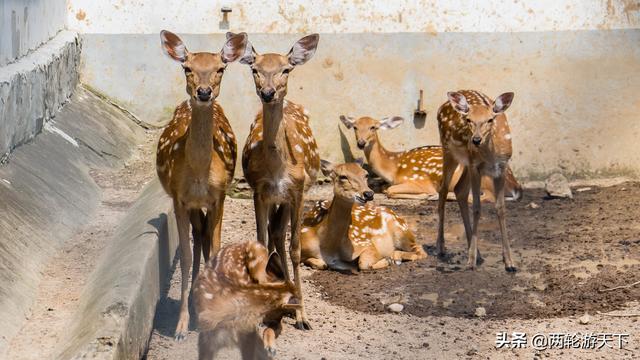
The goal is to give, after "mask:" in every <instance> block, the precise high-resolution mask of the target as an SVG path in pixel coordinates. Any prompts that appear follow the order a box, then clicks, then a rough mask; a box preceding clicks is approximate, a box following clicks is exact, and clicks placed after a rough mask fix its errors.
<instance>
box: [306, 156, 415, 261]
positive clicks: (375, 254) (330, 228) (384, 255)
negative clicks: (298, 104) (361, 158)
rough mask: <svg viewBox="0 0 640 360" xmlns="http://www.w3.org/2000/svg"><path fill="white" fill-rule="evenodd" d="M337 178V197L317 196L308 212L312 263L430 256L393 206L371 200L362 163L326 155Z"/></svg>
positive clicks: (326, 170) (325, 166) (326, 165)
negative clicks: (340, 161) (331, 159)
mask: <svg viewBox="0 0 640 360" xmlns="http://www.w3.org/2000/svg"><path fill="white" fill-rule="evenodd" d="M322 172H323V174H324V175H325V176H328V177H329V178H331V180H332V182H333V200H331V202H327V201H319V202H318V203H316V204H315V206H314V207H313V208H312V209H311V210H310V211H309V212H308V213H306V214H305V217H304V220H303V227H302V230H301V231H302V237H301V243H302V261H304V263H305V264H307V265H308V266H311V267H312V268H314V269H327V268H331V269H334V270H341V271H345V270H346V271H348V270H353V267H354V262H356V261H357V267H358V269H360V270H375V269H381V268H385V267H387V266H389V265H390V264H391V263H392V261H395V262H401V261H403V260H409V261H413V260H418V259H424V258H426V257H427V254H426V253H425V252H424V250H422V247H421V246H420V245H419V244H417V243H416V238H415V236H414V234H413V232H411V230H409V227H408V226H407V223H406V222H405V221H404V220H403V219H402V218H401V217H399V216H398V215H396V214H395V213H394V212H393V210H391V209H387V208H385V207H382V206H376V205H372V204H371V203H369V201H371V200H373V191H371V189H370V188H369V186H368V185H367V172H366V171H365V170H364V169H363V168H362V167H361V164H360V163H347V164H339V165H334V164H331V163H330V162H328V161H324V160H323V161H322Z"/></svg>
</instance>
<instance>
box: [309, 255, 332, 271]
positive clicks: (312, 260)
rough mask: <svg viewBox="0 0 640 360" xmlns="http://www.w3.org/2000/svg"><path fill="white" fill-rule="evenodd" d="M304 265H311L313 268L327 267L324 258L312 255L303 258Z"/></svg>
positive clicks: (321, 268)
mask: <svg viewBox="0 0 640 360" xmlns="http://www.w3.org/2000/svg"><path fill="white" fill-rule="evenodd" d="M304 263H305V265H307V266H309V267H311V268H312V269H315V270H326V269H327V263H326V262H324V260H322V259H318V258H314V257H310V258H306V259H305V260H304Z"/></svg>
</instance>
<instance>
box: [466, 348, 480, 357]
mask: <svg viewBox="0 0 640 360" xmlns="http://www.w3.org/2000/svg"><path fill="white" fill-rule="evenodd" d="M477 353H478V349H475V348H471V349H470V350H469V351H467V356H473V355H476V354H477Z"/></svg>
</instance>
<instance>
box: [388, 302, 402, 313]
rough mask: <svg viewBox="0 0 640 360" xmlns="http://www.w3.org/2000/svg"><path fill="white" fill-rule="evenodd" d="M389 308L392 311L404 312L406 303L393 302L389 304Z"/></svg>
mask: <svg viewBox="0 0 640 360" xmlns="http://www.w3.org/2000/svg"><path fill="white" fill-rule="evenodd" d="M387 309H388V310H389V311H391V312H394V313H399V312H402V310H404V305H402V304H398V303H393V304H390V305H389V306H387Z"/></svg>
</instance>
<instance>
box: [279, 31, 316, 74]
mask: <svg viewBox="0 0 640 360" xmlns="http://www.w3.org/2000/svg"><path fill="white" fill-rule="evenodd" d="M319 40H320V35H318V34H312V35H307V36H305V37H303V38H302V39H300V40H298V41H297V42H296V43H295V44H293V47H292V48H291V50H289V54H288V55H287V56H288V57H289V64H291V65H293V66H297V65H302V64H304V63H306V62H307V61H309V59H311V58H312V57H313V54H315V52H316V48H317V47H318V41H319Z"/></svg>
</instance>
